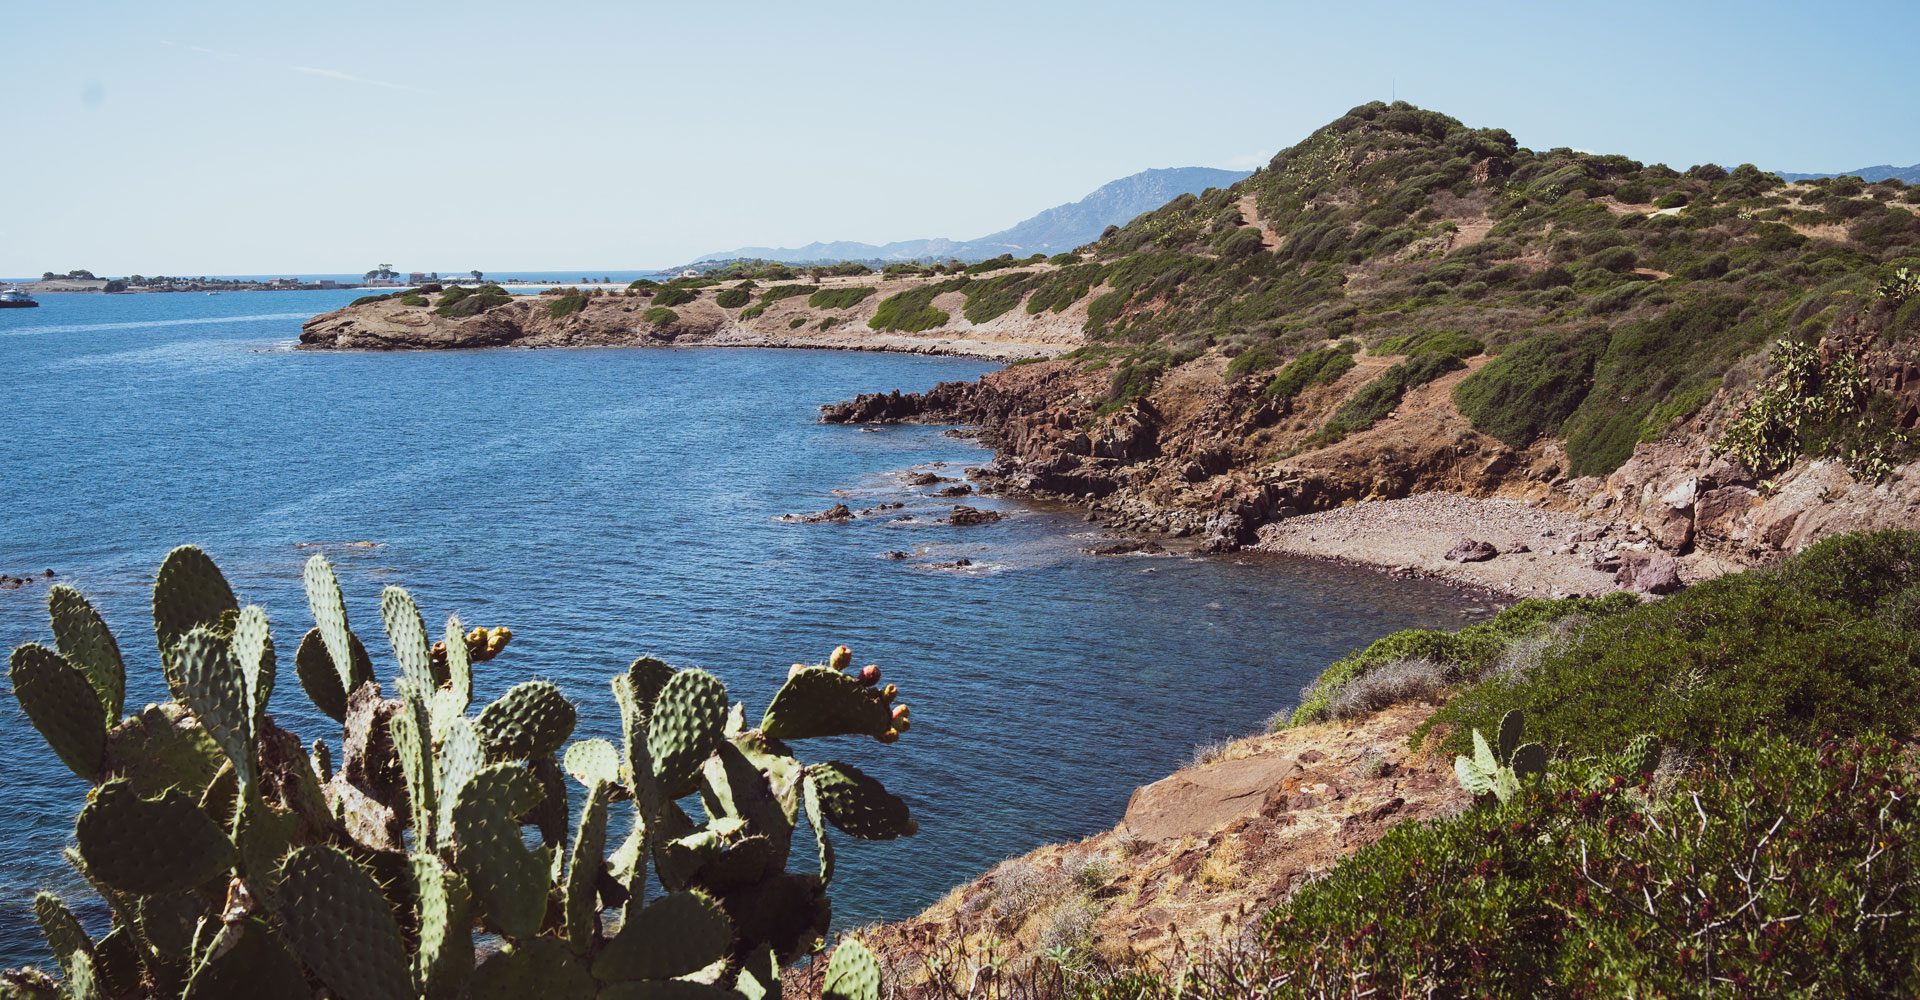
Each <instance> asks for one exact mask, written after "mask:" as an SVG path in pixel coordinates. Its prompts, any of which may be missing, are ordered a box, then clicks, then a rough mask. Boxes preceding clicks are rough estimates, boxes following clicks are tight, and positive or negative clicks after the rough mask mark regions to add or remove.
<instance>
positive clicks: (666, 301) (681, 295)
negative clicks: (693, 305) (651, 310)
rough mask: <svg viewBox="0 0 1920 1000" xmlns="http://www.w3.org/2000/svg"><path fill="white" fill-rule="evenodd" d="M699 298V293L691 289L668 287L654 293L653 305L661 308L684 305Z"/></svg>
mask: <svg viewBox="0 0 1920 1000" xmlns="http://www.w3.org/2000/svg"><path fill="white" fill-rule="evenodd" d="M699 297H700V293H699V292H697V291H694V290H693V289H691V288H681V287H678V286H672V285H670V286H668V287H666V288H662V289H660V290H659V291H658V292H655V293H654V296H653V304H654V305H656V306H659V307H661V308H671V307H673V306H678V305H685V304H686V303H688V302H692V301H693V300H694V299H697V298H699Z"/></svg>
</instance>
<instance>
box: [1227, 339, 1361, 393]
mask: <svg viewBox="0 0 1920 1000" xmlns="http://www.w3.org/2000/svg"><path fill="white" fill-rule="evenodd" d="M1236 360H1237V359H1236ZM1354 363H1355V362H1354V360H1353V352H1352V351H1343V350H1341V349H1340V348H1338V347H1329V348H1327V349H1325V350H1320V351H1308V352H1306V353H1305V354H1302V355H1300V356H1299V357H1297V358H1294V359H1293V360H1292V361H1289V362H1288V363H1287V366H1286V367H1285V368H1282V369H1280V374H1278V375H1275V376H1274V377H1273V381H1271V382H1269V383H1267V388H1266V390H1265V391H1264V392H1262V393H1261V394H1262V395H1264V396H1266V397H1268V398H1270V399H1276V400H1279V401H1280V402H1282V403H1289V402H1292V401H1293V398H1294V397H1295V396H1298V395H1300V394H1301V393H1302V392H1304V391H1306V388H1307V387H1308V386H1310V385H1332V384H1333V383H1335V382H1338V381H1340V376H1342V375H1345V374H1346V373H1347V372H1349V371H1352V370H1353V366H1354Z"/></svg>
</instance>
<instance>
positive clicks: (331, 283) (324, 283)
mask: <svg viewBox="0 0 1920 1000" xmlns="http://www.w3.org/2000/svg"><path fill="white" fill-rule="evenodd" d="M317 284H319V286H320V287H321V288H339V287H340V283H339V282H337V281H335V280H333V279H332V278H321V279H320V280H319V282H317Z"/></svg>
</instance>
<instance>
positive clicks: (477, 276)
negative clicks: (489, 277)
mask: <svg viewBox="0 0 1920 1000" xmlns="http://www.w3.org/2000/svg"><path fill="white" fill-rule="evenodd" d="M467 273H468V274H471V275H473V280H475V281H479V280H480V279H481V278H483V277H485V275H483V274H481V273H480V272H479V271H468V272H467Z"/></svg>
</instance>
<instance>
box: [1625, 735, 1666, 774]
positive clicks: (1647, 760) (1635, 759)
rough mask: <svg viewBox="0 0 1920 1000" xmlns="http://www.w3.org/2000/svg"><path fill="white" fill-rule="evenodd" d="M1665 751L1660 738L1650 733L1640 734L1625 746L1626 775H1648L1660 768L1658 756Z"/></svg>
mask: <svg viewBox="0 0 1920 1000" xmlns="http://www.w3.org/2000/svg"><path fill="white" fill-rule="evenodd" d="M1665 749H1666V747H1665V744H1663V743H1662V742H1661V739H1660V737H1658V736H1655V735H1653V734H1652V733H1641V734H1640V735H1638V736H1635V737H1634V738H1633V742H1631V743H1628V744H1627V753H1626V758H1625V763H1626V765H1627V773H1628V774H1633V775H1648V774H1652V773H1653V772H1654V769H1655V768H1658V767H1659V766H1660V755H1661V753H1662V752H1663V751H1664V750H1665Z"/></svg>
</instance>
